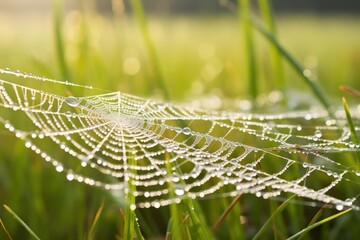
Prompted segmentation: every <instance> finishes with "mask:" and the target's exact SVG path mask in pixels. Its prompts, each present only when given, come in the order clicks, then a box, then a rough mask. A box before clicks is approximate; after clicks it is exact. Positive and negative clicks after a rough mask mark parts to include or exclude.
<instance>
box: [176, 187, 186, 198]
mask: <svg viewBox="0 0 360 240" xmlns="http://www.w3.org/2000/svg"><path fill="white" fill-rule="evenodd" d="M174 192H175V194H176V195H178V196H182V195H184V193H185V191H184V186H182V185H178V186H176V187H175V188H174Z"/></svg>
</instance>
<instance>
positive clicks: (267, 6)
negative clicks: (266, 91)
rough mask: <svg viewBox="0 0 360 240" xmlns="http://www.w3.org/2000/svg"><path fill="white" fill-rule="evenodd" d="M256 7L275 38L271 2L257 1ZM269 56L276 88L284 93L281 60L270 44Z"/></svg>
mask: <svg viewBox="0 0 360 240" xmlns="http://www.w3.org/2000/svg"><path fill="white" fill-rule="evenodd" d="M258 5H259V8H260V13H261V16H262V19H263V20H264V22H265V24H266V26H267V28H268V29H269V31H270V32H271V33H272V35H273V36H274V37H275V38H277V28H276V22H275V17H274V10H273V7H272V5H271V1H270V0H258ZM270 54H271V58H272V62H273V67H274V71H273V72H274V78H275V82H276V83H277V86H278V88H280V90H281V91H282V92H284V91H285V89H286V83H285V77H284V70H283V64H282V59H281V55H280V52H279V50H278V49H277V48H276V47H275V46H274V45H273V44H270Z"/></svg>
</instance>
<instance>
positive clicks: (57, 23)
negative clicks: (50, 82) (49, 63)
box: [54, 0, 70, 80]
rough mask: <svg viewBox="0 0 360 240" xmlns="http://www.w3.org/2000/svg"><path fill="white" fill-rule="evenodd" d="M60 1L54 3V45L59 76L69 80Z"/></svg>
mask: <svg viewBox="0 0 360 240" xmlns="http://www.w3.org/2000/svg"><path fill="white" fill-rule="evenodd" d="M61 3H62V1H60V0H56V1H55V5H54V34H55V46H56V55H57V58H58V63H59V68H60V71H61V77H62V78H63V79H64V80H70V74H69V69H68V67H67V64H66V60H65V59H66V57H65V47H64V39H63V34H62V23H63V19H62V5H61Z"/></svg>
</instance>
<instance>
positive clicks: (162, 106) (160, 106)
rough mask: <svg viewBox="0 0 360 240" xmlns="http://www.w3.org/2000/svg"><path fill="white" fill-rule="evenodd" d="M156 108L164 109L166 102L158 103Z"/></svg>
mask: <svg viewBox="0 0 360 240" xmlns="http://www.w3.org/2000/svg"><path fill="white" fill-rule="evenodd" d="M158 108H159V110H164V109H165V108H166V104H165V103H158Z"/></svg>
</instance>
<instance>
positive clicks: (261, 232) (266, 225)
mask: <svg viewBox="0 0 360 240" xmlns="http://www.w3.org/2000/svg"><path fill="white" fill-rule="evenodd" d="M294 197H295V195H293V196H291V197H290V198H289V199H287V200H286V201H285V202H283V203H282V204H281V205H280V206H279V207H278V208H277V209H276V210H275V212H274V213H273V214H272V215H271V216H270V217H269V218H268V220H267V221H266V222H265V223H264V225H263V226H262V227H261V228H260V230H259V231H258V232H257V233H256V235H255V236H254V237H253V240H256V239H259V238H260V237H261V236H262V235H263V234H264V233H265V231H266V230H267V229H268V228H269V227H270V226H271V223H272V222H273V220H274V219H275V217H277V216H278V215H279V214H280V213H281V212H282V211H284V209H285V207H286V206H287V205H288V204H289V202H290V201H291V200H292V199H293V198H294Z"/></svg>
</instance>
